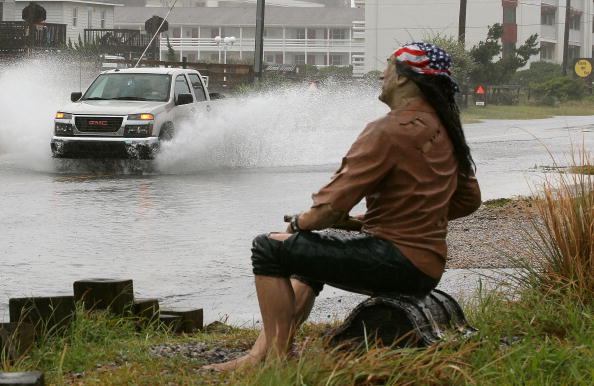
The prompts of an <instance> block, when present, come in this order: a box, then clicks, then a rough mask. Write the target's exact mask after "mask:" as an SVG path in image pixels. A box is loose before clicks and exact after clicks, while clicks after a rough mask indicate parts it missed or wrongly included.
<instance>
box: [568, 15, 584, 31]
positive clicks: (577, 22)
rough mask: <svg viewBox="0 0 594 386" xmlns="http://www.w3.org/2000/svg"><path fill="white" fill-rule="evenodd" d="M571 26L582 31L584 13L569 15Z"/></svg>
mask: <svg viewBox="0 0 594 386" xmlns="http://www.w3.org/2000/svg"><path fill="white" fill-rule="evenodd" d="M569 28H570V29H572V30H574V31H581V29H582V14H581V13H574V14H572V15H571V16H570V17H569Z"/></svg>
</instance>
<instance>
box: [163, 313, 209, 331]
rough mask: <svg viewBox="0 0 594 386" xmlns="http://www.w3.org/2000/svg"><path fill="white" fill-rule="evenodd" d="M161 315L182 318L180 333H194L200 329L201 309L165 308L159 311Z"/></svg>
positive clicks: (201, 321)
mask: <svg viewBox="0 0 594 386" xmlns="http://www.w3.org/2000/svg"><path fill="white" fill-rule="evenodd" d="M163 315H179V316H181V317H182V325H181V332H187V333H190V332H194V331H196V330H201V329H202V323H203V311H202V308H167V309H162V310H161V316H163Z"/></svg>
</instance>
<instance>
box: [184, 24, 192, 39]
mask: <svg viewBox="0 0 594 386" xmlns="http://www.w3.org/2000/svg"><path fill="white" fill-rule="evenodd" d="M184 37H185V38H189V37H192V30H191V29H190V28H187V27H186V29H185V30H184Z"/></svg>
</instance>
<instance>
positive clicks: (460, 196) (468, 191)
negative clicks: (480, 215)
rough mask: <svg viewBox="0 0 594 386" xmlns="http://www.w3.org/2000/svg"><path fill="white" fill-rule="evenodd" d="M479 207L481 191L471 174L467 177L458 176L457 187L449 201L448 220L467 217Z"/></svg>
mask: <svg viewBox="0 0 594 386" xmlns="http://www.w3.org/2000/svg"><path fill="white" fill-rule="evenodd" d="M480 206H481V189H480V187H479V184H478V181H477V179H476V177H475V176H474V173H473V172H471V173H470V174H469V175H468V176H466V175H463V174H458V185H457V187H456V191H455V192H454V194H453V195H452V198H451V199H450V205H449V211H448V220H454V219H457V218H460V217H464V216H468V215H469V214H471V213H472V212H474V211H476V210H477V209H478V208H479V207H480Z"/></svg>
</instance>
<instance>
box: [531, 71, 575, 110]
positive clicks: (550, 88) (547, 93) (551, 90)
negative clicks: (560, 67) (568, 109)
mask: <svg viewBox="0 0 594 386" xmlns="http://www.w3.org/2000/svg"><path fill="white" fill-rule="evenodd" d="M533 89H534V92H535V94H536V101H537V103H539V104H549V105H550V102H551V101H553V100H557V101H560V102H565V101H568V100H578V99H582V98H583V97H584V83H583V81H582V80H580V79H573V78H570V77H568V76H561V77H558V78H554V79H551V80H549V81H546V82H544V83H540V84H536V85H534V87H533Z"/></svg>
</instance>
